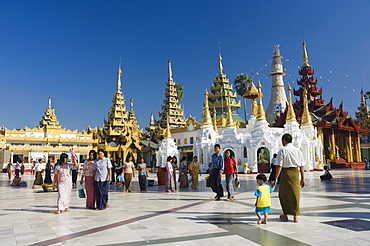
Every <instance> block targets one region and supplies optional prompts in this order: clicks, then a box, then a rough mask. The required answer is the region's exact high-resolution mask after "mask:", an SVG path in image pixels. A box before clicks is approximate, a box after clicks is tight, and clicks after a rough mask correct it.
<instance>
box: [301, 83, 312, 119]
mask: <svg viewBox="0 0 370 246" xmlns="http://www.w3.org/2000/svg"><path fill="white" fill-rule="evenodd" d="M301 125H302V126H311V125H312V118H311V114H310V111H309V110H308V100H307V89H306V87H304V88H303V113H302V120H301Z"/></svg>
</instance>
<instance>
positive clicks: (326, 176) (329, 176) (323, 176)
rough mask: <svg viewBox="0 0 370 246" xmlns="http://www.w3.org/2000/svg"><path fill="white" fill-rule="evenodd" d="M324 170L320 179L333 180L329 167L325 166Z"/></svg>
mask: <svg viewBox="0 0 370 246" xmlns="http://www.w3.org/2000/svg"><path fill="white" fill-rule="evenodd" d="M324 170H325V172H324V174H323V175H321V176H320V179H321V180H331V179H332V178H333V176H331V174H330V172H329V168H328V166H324Z"/></svg>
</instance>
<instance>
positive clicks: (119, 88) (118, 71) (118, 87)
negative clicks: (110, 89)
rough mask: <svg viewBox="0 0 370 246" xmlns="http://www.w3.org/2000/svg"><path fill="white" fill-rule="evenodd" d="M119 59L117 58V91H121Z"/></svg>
mask: <svg viewBox="0 0 370 246" xmlns="http://www.w3.org/2000/svg"><path fill="white" fill-rule="evenodd" d="M121 74H122V70H121V59H120V60H119V65H118V70H117V91H121Z"/></svg>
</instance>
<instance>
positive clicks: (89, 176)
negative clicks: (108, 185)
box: [80, 150, 98, 209]
mask: <svg viewBox="0 0 370 246" xmlns="http://www.w3.org/2000/svg"><path fill="white" fill-rule="evenodd" d="M97 158H98V157H97V154H96V151H95V150H90V152H89V159H88V160H86V161H85V163H84V167H83V171H82V176H81V181H80V184H82V182H83V180H84V178H85V189H86V207H87V208H89V209H94V208H95V191H94V177H93V166H94V161H95V160H96V159H97Z"/></svg>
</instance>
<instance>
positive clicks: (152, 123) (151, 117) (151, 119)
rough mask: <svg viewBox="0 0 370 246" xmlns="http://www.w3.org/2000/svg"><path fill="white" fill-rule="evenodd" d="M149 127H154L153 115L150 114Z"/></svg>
mask: <svg viewBox="0 0 370 246" xmlns="http://www.w3.org/2000/svg"><path fill="white" fill-rule="evenodd" d="M149 125H150V126H154V125H155V119H154V114H153V113H151V114H150V121H149Z"/></svg>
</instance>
